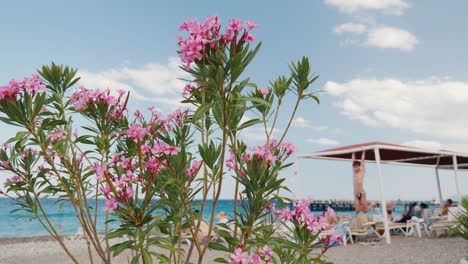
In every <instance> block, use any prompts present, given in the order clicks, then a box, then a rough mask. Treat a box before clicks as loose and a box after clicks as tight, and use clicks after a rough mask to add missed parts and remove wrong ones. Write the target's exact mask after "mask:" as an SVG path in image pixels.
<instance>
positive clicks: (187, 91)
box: [182, 83, 197, 95]
mask: <svg viewBox="0 0 468 264" xmlns="http://www.w3.org/2000/svg"><path fill="white" fill-rule="evenodd" d="M195 89H197V87H196V86H193V85H192V84H190V83H189V84H187V85H185V87H184V91H183V92H182V95H190V94H191V93H192V91H193V90H195Z"/></svg>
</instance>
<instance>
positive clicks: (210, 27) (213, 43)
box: [177, 16, 258, 69]
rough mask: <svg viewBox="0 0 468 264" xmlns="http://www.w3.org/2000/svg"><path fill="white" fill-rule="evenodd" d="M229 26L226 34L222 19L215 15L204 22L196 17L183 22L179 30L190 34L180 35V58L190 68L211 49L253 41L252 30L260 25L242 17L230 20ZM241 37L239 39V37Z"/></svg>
mask: <svg viewBox="0 0 468 264" xmlns="http://www.w3.org/2000/svg"><path fill="white" fill-rule="evenodd" d="M228 23H229V26H228V27H227V28H226V30H225V32H224V34H222V33H221V32H220V30H221V20H220V19H219V18H218V17H217V16H215V17H210V16H208V17H207V18H206V21H204V22H198V20H196V19H189V20H187V21H185V22H183V23H182V24H181V26H180V27H179V31H184V30H185V31H187V32H188V33H189V36H188V37H187V38H186V39H183V37H180V36H178V37H177V39H178V41H179V42H178V44H179V49H180V55H179V57H180V59H181V60H182V62H183V63H186V68H187V69H190V64H191V63H192V62H196V61H200V60H201V59H202V58H203V55H204V54H206V53H207V52H208V51H209V50H215V49H216V47H217V46H227V45H228V44H229V43H233V44H234V45H239V44H242V43H244V42H253V41H254V40H255V37H254V35H252V34H251V33H250V30H252V29H254V28H256V27H258V25H257V24H255V23H252V22H250V21H245V28H244V24H243V23H242V21H241V20H240V19H237V18H231V19H229V21H228ZM238 37H240V39H239V40H238V39H237V38H238Z"/></svg>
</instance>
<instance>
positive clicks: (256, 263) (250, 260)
mask: <svg viewBox="0 0 468 264" xmlns="http://www.w3.org/2000/svg"><path fill="white" fill-rule="evenodd" d="M272 256H273V252H272V251H271V250H270V248H269V247H268V246H267V245H265V246H264V247H263V248H260V249H258V250H257V252H256V253H255V254H254V255H252V256H250V255H249V253H248V252H246V251H244V250H242V248H236V249H235V250H234V253H232V254H231V256H230V257H231V260H230V261H229V264H266V263H268V262H269V261H270V259H271V258H272Z"/></svg>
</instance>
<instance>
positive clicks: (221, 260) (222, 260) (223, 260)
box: [213, 258, 229, 263]
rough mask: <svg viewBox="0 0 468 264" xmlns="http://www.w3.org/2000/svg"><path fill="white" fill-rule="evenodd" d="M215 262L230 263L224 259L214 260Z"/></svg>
mask: <svg viewBox="0 0 468 264" xmlns="http://www.w3.org/2000/svg"><path fill="white" fill-rule="evenodd" d="M213 261H214V262H218V263H229V262H228V261H227V260H225V259H224V258H215V259H213Z"/></svg>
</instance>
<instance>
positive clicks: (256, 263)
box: [250, 254, 266, 264]
mask: <svg viewBox="0 0 468 264" xmlns="http://www.w3.org/2000/svg"><path fill="white" fill-rule="evenodd" d="M250 263H252V264H265V263H266V262H265V261H264V260H263V259H262V257H260V255H258V254H255V255H253V256H252V258H251V259H250Z"/></svg>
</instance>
